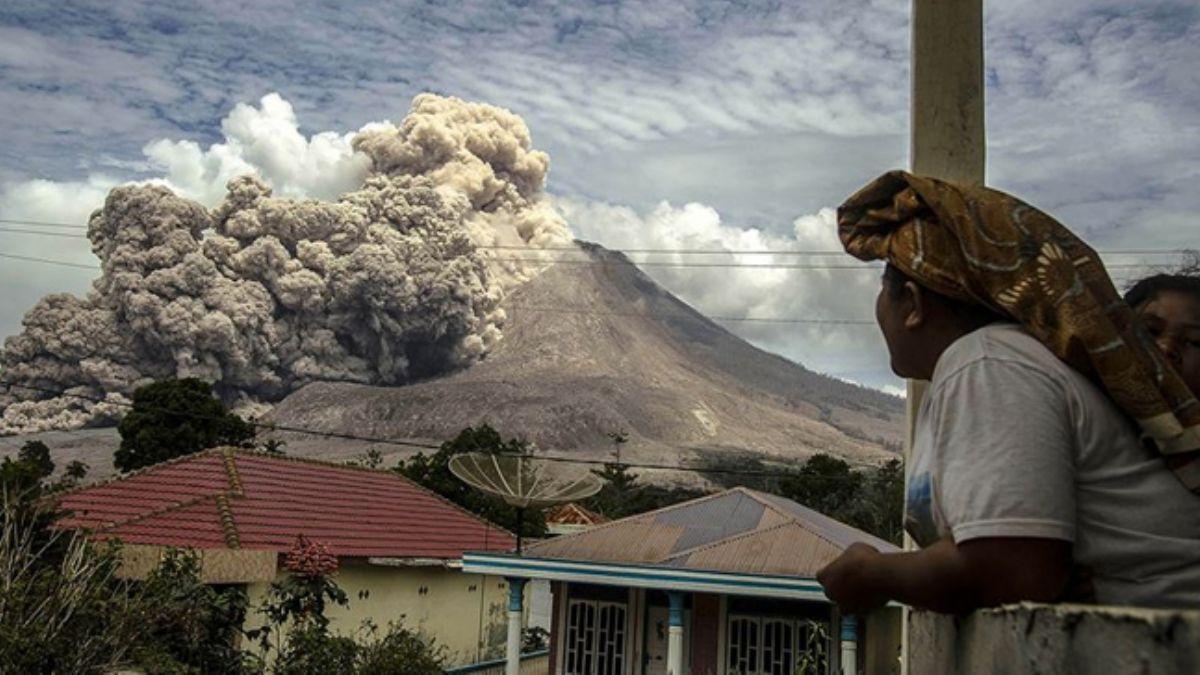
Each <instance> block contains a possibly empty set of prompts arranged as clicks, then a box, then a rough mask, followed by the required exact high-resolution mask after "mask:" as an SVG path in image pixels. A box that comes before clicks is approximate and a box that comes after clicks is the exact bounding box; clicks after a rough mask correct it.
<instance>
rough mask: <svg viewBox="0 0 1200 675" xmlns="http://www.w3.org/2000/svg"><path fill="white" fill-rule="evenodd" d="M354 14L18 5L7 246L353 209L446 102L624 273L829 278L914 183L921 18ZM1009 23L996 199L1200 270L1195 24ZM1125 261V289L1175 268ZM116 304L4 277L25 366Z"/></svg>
mask: <svg viewBox="0 0 1200 675" xmlns="http://www.w3.org/2000/svg"><path fill="white" fill-rule="evenodd" d="M359 5H360V6H358V7H356V9H354V10H353V11H351V10H347V9H346V8H345V7H344V6H342V5H339V4H338V3H328V2H322V3H302V4H300V5H298V6H293V5H290V4H285V3H276V2H272V1H270V0H259V1H257V2H252V3H250V2H212V1H208V0H204V1H199V2H197V1H195V0H189V1H188V2H174V1H171V0H159V1H158V2H154V3H137V2H115V3H114V2H104V3H100V2H96V3H80V2H69V1H66V0H64V1H61V2H54V3H47V2H41V1H35V0H17V1H16V2H7V3H4V4H3V5H2V6H0V111H2V112H3V114H2V115H0V119H2V120H3V124H0V218H3V219H8V220H32V221H42V222H55V223H79V224H83V223H85V222H86V219H87V215H88V213H90V212H91V210H92V209H94V208H96V207H98V206H99V205H100V204H101V203H102V201H103V198H104V195H105V193H106V192H107V190H108V189H109V188H111V187H112V186H114V185H117V184H120V183H122V182H125V181H129V180H146V179H165V180H167V181H168V182H169V183H170V184H171V185H172V186H175V187H176V188H177V189H179V190H180V191H181V192H184V193H186V194H187V195H189V196H191V197H194V198H197V199H200V200H202V201H205V202H206V203H210V204H211V203H215V201H216V200H218V199H219V198H220V196H221V194H222V186H223V184H224V182H225V180H226V179H227V178H228V177H229V176H230V175H231V174H234V173H238V172H241V171H248V170H253V171H257V172H258V173H260V174H262V175H263V176H264V177H266V178H268V179H269V180H271V181H272V182H273V183H274V184H275V185H276V187H277V189H279V190H281V191H283V192H284V193H286V194H291V195H296V196H301V195H309V196H318V197H326V198H328V197H331V196H335V195H336V194H338V192H339V191H341V190H345V189H348V188H350V187H353V180H352V178H353V176H355V175H360V174H358V173H356V171H359V172H360V171H361V167H360V166H359V165H358V164H357V163H356V160H355V158H353V157H348V156H347V154H346V152H347V151H346V148H347V144H348V138H349V135H350V134H352V133H353V132H354V131H356V130H358V129H360V128H361V127H363V126H364V125H366V124H368V123H371V122H376V121H384V120H392V121H397V120H399V119H400V118H402V117H403V116H404V114H405V111H406V110H407V108H408V104H409V101H410V100H411V99H412V97H413V96H414V95H415V94H418V93H420V92H423V91H433V92H437V93H441V94H448V95H454V96H458V97H462V98H465V99H469V100H477V101H485V102H489V103H493V104H496V105H500V106H504V107H506V108H509V109H511V110H513V111H514V112H516V113H517V114H519V115H520V116H522V117H523V118H524V119H525V121H526V122H527V123H528V125H529V127H530V129H531V131H532V133H533V137H534V142H535V144H536V145H537V146H538V147H540V148H542V149H544V150H546V151H547V152H549V153H550V156H551V158H552V167H551V176H550V181H549V191H550V192H551V193H552V195H553V196H554V198H555V200H556V203H557V204H558V206H559V208H560V209H561V210H562V211H563V213H564V214H565V215H566V216H567V217H568V219H569V221H570V223H571V226H572V228H573V230H574V232H575V233H576V235H577V236H579V237H581V238H585V239H591V240H595V241H599V242H600V243H602V244H605V245H607V246H610V247H614V248H675V249H677V248H688V249H697V248H703V249H724V250H750V249H753V250H759V249H767V248H770V249H779V248H792V249H808V250H813V249H830V248H834V247H836V240H835V237H834V235H833V231H832V211H831V210H830V209H831V208H832V207H836V205H837V204H838V203H839V202H840V201H841V200H842V199H843V198H844V197H845V196H847V195H848V194H849V193H851V192H852V191H853V190H854V189H855V188H857V187H859V186H860V185H862V184H863V183H865V182H866V181H868V180H869V179H870V178H872V177H873V176H875V175H876V174H878V173H880V172H882V171H884V170H886V169H889V168H894V167H902V166H904V165H905V164H906V162H907V131H908V101H909V98H908V61H907V59H908V30H909V27H908V6H909V3H908V2H906V1H902V0H806V1H805V2H787V3H785V2H771V1H763V2H755V1H747V0H733V1H729V2H723V1H717V0H696V1H693V2H681V1H676V0H651V1H647V2H624V1H621V0H606V1H595V2H591V3H583V2H559V3H553V2H539V1H537V0H510V1H509V2H482V1H481V2H473V3H469V4H465V5H464V3H458V2H440V1H428V2H388V3H374V6H370V5H369V4H368V3H359ZM987 6H988V14H987V23H986V30H987V99H988V103H987V117H988V134H989V148H988V152H989V163H988V171H989V182H990V183H991V184H993V185H995V186H997V187H1000V188H1002V189H1006V190H1010V191H1012V192H1015V193H1016V194H1018V195H1020V196H1021V197H1023V198H1025V199H1026V200H1028V201H1031V202H1033V203H1034V204H1037V205H1038V206H1041V207H1042V208H1044V209H1046V210H1048V211H1050V212H1051V213H1053V214H1055V215H1057V216H1059V217H1060V218H1061V219H1062V220H1063V221H1064V222H1066V223H1068V224H1069V225H1070V226H1072V227H1073V228H1074V229H1075V230H1076V231H1078V232H1079V233H1081V234H1082V235H1083V236H1084V237H1085V238H1086V239H1087V240H1089V241H1090V242H1091V243H1092V244H1093V245H1094V246H1096V247H1097V248H1100V249H1102V250H1110V251H1120V250H1129V249H1147V248H1152V249H1176V248H1181V247H1186V246H1191V247H1196V246H1198V245H1200V234H1197V233H1198V232H1200V230H1197V227H1196V226H1197V219H1196V215H1195V214H1196V213H1197V210H1198V207H1200V190H1198V189H1197V188H1196V181H1197V180H1198V179H1200V69H1197V68H1196V64H1197V63H1200V6H1198V5H1197V4H1196V3H1195V2H1194V0H1175V1H1162V2H1136V1H1133V0H1121V1H1119V2H1117V1H1104V0H1092V1H1084V0H1058V1H1056V2H1035V1H1033V0H1004V1H996V2H989V3H988V4H987ZM18 229H27V230H35V231H40V232H47V233H48V232H59V233H60V234H68V235H70V234H79V232H78V231H72V230H70V229H66V228H59V229H54V228H46V227H40V226H32V225H31V226H23V225H21V224H19V223H0V230H8V231H0V253H2V254H7V255H10V256H12V255H17V256H26V257H33V258H43V259H52V260H58V261H67V262H71V263H77V264H81V265H85V266H86V265H89V264H94V262H95V259H94V258H92V257H91V254H90V252H89V250H88V246H87V242H86V241H84V240H81V239H78V238H74V237H71V236H65V237H54V236H49V235H46V234H43V235H36V234H30V233H28V232H16V231H12V230H18ZM632 257H634V258H635V259H639V260H654V261H658V262H669V261H671V260H673V259H674V258H672V257H670V256H658V257H648V256H632ZM1108 259H1109V261H1110V263H1115V264H1117V265H1122V267H1114V276H1116V277H1118V279H1121V278H1125V277H1128V276H1130V275H1133V274H1135V273H1138V272H1139V271H1141V270H1139V269H1138V268H1130V267H1124V265H1131V264H1135V263H1139V264H1140V263H1151V262H1152V263H1157V264H1163V265H1166V264H1170V262H1171V258H1170V256H1164V255H1157V256H1146V255H1140V256H1133V255H1117V254H1113V255H1111V256H1109V257H1108ZM698 260H706V261H722V262H729V261H734V262H739V263H746V264H755V263H771V262H790V263H794V262H797V259H796V258H785V257H779V258H765V257H762V256H748V255H740V256H718V257H709V258H699V259H698ZM803 260H806V261H810V262H820V263H824V262H829V263H839V264H844V263H846V262H848V259H845V258H841V257H832V258H817V259H803ZM646 269H647V271H648V272H650V273H651V274H652V275H653V276H654V277H655V278H657V279H658V280H659V281H660V282H662V283H663V284H664V285H666V286H667V287H668V288H669V289H670V290H672V291H674V292H675V293H677V294H678V295H680V296H682V297H683V298H684V299H685V300H687V301H689V302H691V303H692V304H694V305H696V306H697V307H698V308H700V309H701V310H702V311H705V312H707V313H709V314H712V315H717V316H722V317H751V318H779V319H792V318H799V319H847V318H848V319H863V318H869V317H870V313H871V301H872V299H873V296H874V288H875V285H876V283H877V280H876V278H875V274H874V273H873V272H870V271H866V272H862V271H858V270H840V269H820V270H800V269H765V270H764V269H759V270H749V269H745V268H719V267H692V268H686V267H662V266H654V267H647V268H646ZM93 276H94V274H93V273H92V272H91V271H89V270H87V269H80V268H72V267H63V266H53V265H49V264H46V263H44V262H34V261H27V260H24V261H23V260H17V259H13V258H0V336H2V335H9V334H12V333H14V332H16V331H17V330H19V322H20V317H21V315H22V314H23V312H24V311H25V310H26V309H27V308H28V307H29V306H30V305H31V304H32V303H33V302H34V301H35V300H36V299H37V298H38V297H40V296H42V295H44V294H46V293H51V292H63V291H66V292H74V293H81V292H85V291H86V289H87V287H88V283H89V281H90V279H91V278H92V277H93ZM728 326H729V328H730V329H731V330H734V331H735V332H737V333H739V334H741V335H743V336H745V337H747V338H748V339H751V340H753V341H754V342H756V343H757V344H759V345H761V346H764V347H766V348H768V349H771V350H774V351H777V352H780V353H782V354H784V355H786V356H789V357H791V358H793V359H796V360H798V361H800V362H801V363H804V364H805V365H807V366H810V367H812V368H814V369H817V370H820V371H823V372H827V373H831V374H834V375H836V376H839V377H843V378H846V379H851V380H854V381H858V382H863V383H866V384H870V385H872V386H879V387H887V386H894V385H895V384H897V381H896V380H895V379H894V378H892V377H891V376H890V375H889V374H888V372H887V368H886V357H885V355H884V353H883V345H882V342H881V340H880V339H879V338H878V336H877V335H876V332H875V329H874V328H873V327H871V326H854V325H848V326H839V325H815V326H814V325H803V324H786V323H777V324H776V323H766V322H731V323H729V324H728Z"/></svg>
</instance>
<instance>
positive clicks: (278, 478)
mask: <svg viewBox="0 0 1200 675" xmlns="http://www.w3.org/2000/svg"><path fill="white" fill-rule="evenodd" d="M61 504H62V507H63V509H65V510H66V511H68V512H69V515H68V516H67V517H65V518H64V519H62V520H60V521H59V526H60V527H64V528H72V529H74V528H79V529H86V530H89V531H90V532H92V533H93V536H94V537H96V538H101V539H109V538H117V539H120V540H121V541H123V542H125V543H129V544H150V545H157V546H179V547H190V548H245V549H266V550H274V551H280V552H285V551H287V550H288V549H289V548H290V547H291V546H292V544H293V543H294V542H295V540H296V537H297V536H298V535H304V536H306V537H308V538H309V539H311V540H313V541H317V542H321V543H323V544H326V545H327V546H329V547H330V549H331V551H332V552H333V553H334V554H336V555H338V556H342V557H388V558H442V559H450V558H458V557H460V556H461V555H462V554H463V552H464V551H484V550H491V551H506V550H510V549H512V548H513V547H514V546H515V545H516V541H515V539H514V538H513V536H512V535H511V534H510V533H508V532H506V531H504V530H502V529H501V528H499V527H497V526H495V525H491V524H489V523H487V522H486V521H484V520H482V519H480V518H478V517H477V516H475V515H474V514H471V513H469V512H468V511H466V510H464V509H462V508H460V507H458V506H457V505H455V504H453V503H451V502H449V501H447V500H446V499H443V498H442V497H440V496H438V495H436V494H434V493H432V492H430V491H428V490H426V489H424V488H422V487H420V486H418V485H416V484H414V483H412V482H411V481H409V480H407V479H405V478H403V477H401V476H399V475H397V474H396V473H393V472H391V471H382V470H375V469H365V468H360V467H352V466H345V465H339V464H330V463H326V462H320V461H314V460H309V459H299V458H292V457H286V456H277V455H267V454H263V453H257V452H251V451H248V450H235V449H231V448H222V449H217V450H208V451H205V452H201V453H197V454H194V455H189V456H187V457H182V458H180V459H176V460H172V461H170V462H165V463H163V464H158V465H155V466H152V467H149V468H146V469H143V470H141V471H138V472H135V473H133V474H130V475H127V476H122V477H118V478H116V479H113V480H111V481H109V482H107V483H102V484H99V485H93V486H88V487H84V488H80V489H78V490H74V491H72V492H69V493H67V494H66V495H64V497H63V499H62V502H61Z"/></svg>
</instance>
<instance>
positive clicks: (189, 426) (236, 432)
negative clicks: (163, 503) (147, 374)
mask: <svg viewBox="0 0 1200 675" xmlns="http://www.w3.org/2000/svg"><path fill="white" fill-rule="evenodd" d="M117 431H118V432H120V434H121V445H120V447H118V448H117V452H116V455H115V456H114V462H113V463H114V464H115V465H116V467H117V469H119V470H121V471H132V470H134V469H140V468H141V467H144V466H150V465H152V464H158V463H159V462H163V461H166V460H168V459H173V458H175V457H182V456H184V455H190V454H192V453H195V452H199V451H201V450H206V449H208V448H215V447H218V446H223V445H232V446H238V447H249V446H250V443H251V441H252V440H253V438H254V426H253V425H251V424H249V423H247V422H246V421H244V420H243V419H242V418H240V417H238V416H237V415H234V414H232V413H230V412H229V411H228V410H227V409H226V408H225V405H224V404H223V403H221V401H220V400H219V399H217V398H216V397H214V396H213V394H212V387H211V386H210V385H208V384H207V383H205V382H203V381H202V380H198V379H195V378H186V379H182V380H163V381H161V382H155V383H153V384H148V385H146V386H144V387H141V388H139V389H138V390H137V391H135V392H133V408H132V410H130V411H129V413H128V414H126V415H125V418H124V419H123V420H121V423H120V425H118V427H117Z"/></svg>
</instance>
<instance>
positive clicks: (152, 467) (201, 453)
mask: <svg viewBox="0 0 1200 675" xmlns="http://www.w3.org/2000/svg"><path fill="white" fill-rule="evenodd" d="M222 449H223V448H219V447H218V448H207V449H205V450H197V451H196V452H190V453H188V454H186V455H179V456H178V457H172V458H171V459H164V460H163V461H161V462H156V463H154V464H149V465H147V466H143V467H141V468H138V469H134V470H133V471H130V472H128V473H120V472H118V473H115V474H113V475H111V476H109V477H108V478H105V479H104V480H102V481H97V482H95V483H82V484H80V485H76V486H75V487H72V488H69V489H66V490H63V491H62V492H58V493H55V495H54V497H55V498H56V499H62V498H64V497H67V496H69V495H73V494H75V493H77V492H83V491H85V490H91V489H93V488H98V487H104V486H105V485H112V484H113V483H116V482H117V481H122V480H126V479H129V478H133V477H135V476H143V475H145V474H148V473H153V472H154V471H157V470H158V469H162V468H166V467H168V466H173V465H175V464H182V463H184V462H190V461H192V460H196V459H200V458H201V457H207V456H209V455H214V454H217V453H218V452H220V451H221V450H222Z"/></svg>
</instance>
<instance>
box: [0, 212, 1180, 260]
mask: <svg viewBox="0 0 1200 675" xmlns="http://www.w3.org/2000/svg"><path fill="white" fill-rule="evenodd" d="M0 223H7V224H10V225H32V226H36V227H61V228H70V229H78V230H86V229H88V226H87V225H79V224H73V223H56V222H48V221H39V220H20V219H13V218H0ZM0 232H14V233H22V234H34V235H37V234H42V235H47V236H61V237H75V238H79V239H86V238H87V237H86V236H85V235H75V234H67V233H50V232H39V231H36V230H21V229H15V228H0ZM476 248H479V249H485V250H497V251H557V252H565V253H582V252H584V251H582V250H581V249H580V248H579V247H578V246H543V247H537V248H535V247H531V246H520V245H503V244H492V245H477V246H476ZM605 248H606V249H607V250H609V251H612V252H615V253H634V254H647V255H781V256H788V255H812V256H834V255H837V256H841V255H846V252H845V251H842V250H837V249H825V250H821V249H715V248H615V247H605ZM1192 250H1193V249H1187V248H1175V249H1109V250H1100V251H1097V252H1098V253H1100V254H1104V255H1183V254H1185V253H1189V252H1191V251H1192ZM585 262H590V261H585ZM855 267H861V266H855Z"/></svg>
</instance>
